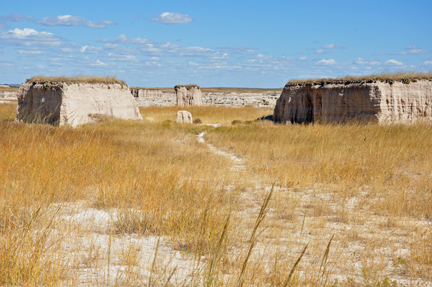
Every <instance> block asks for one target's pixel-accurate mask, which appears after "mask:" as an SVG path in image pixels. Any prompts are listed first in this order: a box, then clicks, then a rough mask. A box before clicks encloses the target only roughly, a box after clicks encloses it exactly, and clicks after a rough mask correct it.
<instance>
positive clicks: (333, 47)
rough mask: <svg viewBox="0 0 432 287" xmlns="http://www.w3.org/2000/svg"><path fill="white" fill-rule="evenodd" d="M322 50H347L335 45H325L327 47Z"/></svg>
mask: <svg viewBox="0 0 432 287" xmlns="http://www.w3.org/2000/svg"><path fill="white" fill-rule="evenodd" d="M321 48H323V49H345V47H342V46H337V45H335V44H330V45H325V46H322V47H321Z"/></svg>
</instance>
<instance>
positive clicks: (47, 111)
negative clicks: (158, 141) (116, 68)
mask: <svg viewBox="0 0 432 287" xmlns="http://www.w3.org/2000/svg"><path fill="white" fill-rule="evenodd" d="M104 117H114V118H119V119H125V120H141V119H142V116H141V114H140V112H139V109H138V106H137V105H136V103H135V100H134V98H133V96H132V94H131V93H130V91H129V87H128V86H127V84H126V82H124V81H120V80H117V79H116V78H115V77H99V76H86V77H83V76H75V77H63V76H59V77H45V76H36V77H33V78H30V79H28V80H27V81H26V82H25V83H24V84H22V85H21V87H20V89H19V91H18V107H17V113H16V119H17V120H19V121H23V122H28V123H49V124H53V125H60V126H62V125H70V126H73V127H76V126H78V125H81V124H85V123H91V122H95V121H99V120H100V119H101V118H104Z"/></svg>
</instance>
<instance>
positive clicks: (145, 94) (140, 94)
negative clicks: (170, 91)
mask: <svg viewBox="0 0 432 287" xmlns="http://www.w3.org/2000/svg"><path fill="white" fill-rule="evenodd" d="M131 94H132V95H133V96H134V97H135V98H160V97H162V96H163V95H164V93H163V91H162V90H154V89H131Z"/></svg>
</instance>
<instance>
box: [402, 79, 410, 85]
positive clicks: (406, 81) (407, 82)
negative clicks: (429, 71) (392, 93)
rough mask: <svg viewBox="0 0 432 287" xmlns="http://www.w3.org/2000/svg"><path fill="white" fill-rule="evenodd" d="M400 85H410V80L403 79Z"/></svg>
mask: <svg viewBox="0 0 432 287" xmlns="http://www.w3.org/2000/svg"><path fill="white" fill-rule="evenodd" d="M402 83H404V84H405V85H408V84H409V83H411V80H410V79H408V78H403V79H402Z"/></svg>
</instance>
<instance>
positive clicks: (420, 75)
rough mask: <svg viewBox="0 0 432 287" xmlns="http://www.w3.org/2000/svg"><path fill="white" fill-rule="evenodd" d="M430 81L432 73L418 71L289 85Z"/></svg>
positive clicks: (327, 79) (292, 82)
mask: <svg viewBox="0 0 432 287" xmlns="http://www.w3.org/2000/svg"><path fill="white" fill-rule="evenodd" d="M408 79H409V80H410V81H412V80H430V79H432V72H417V71H401V72H396V73H387V72H383V73H381V74H370V75H364V76H350V75H348V76H345V77H337V78H316V79H304V80H303V79H293V80H290V81H289V82H288V83H287V85H291V84H308V83H320V82H326V83H333V82H341V81H362V80H372V81H386V80H393V81H404V80H405V81H406V80H408Z"/></svg>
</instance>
